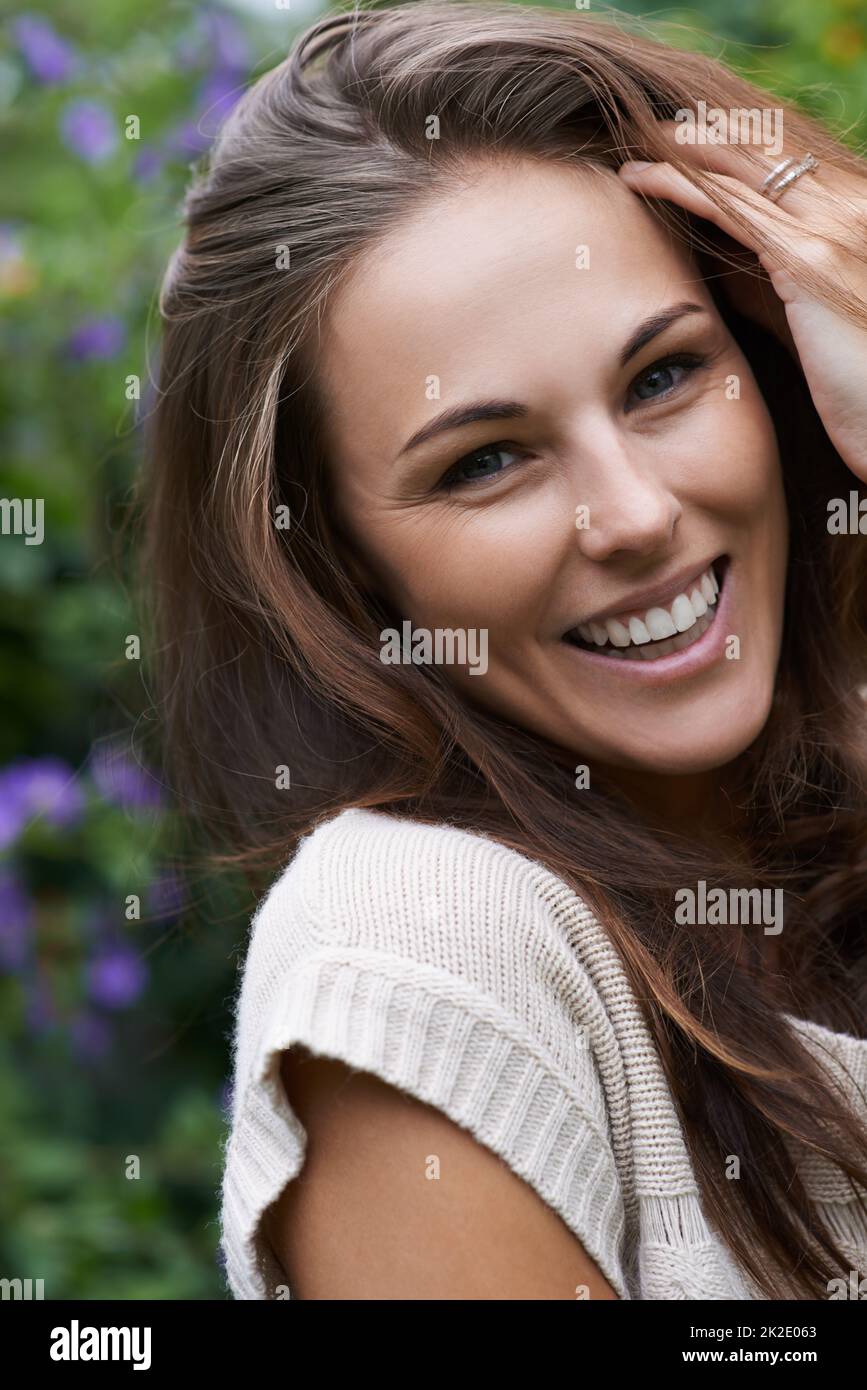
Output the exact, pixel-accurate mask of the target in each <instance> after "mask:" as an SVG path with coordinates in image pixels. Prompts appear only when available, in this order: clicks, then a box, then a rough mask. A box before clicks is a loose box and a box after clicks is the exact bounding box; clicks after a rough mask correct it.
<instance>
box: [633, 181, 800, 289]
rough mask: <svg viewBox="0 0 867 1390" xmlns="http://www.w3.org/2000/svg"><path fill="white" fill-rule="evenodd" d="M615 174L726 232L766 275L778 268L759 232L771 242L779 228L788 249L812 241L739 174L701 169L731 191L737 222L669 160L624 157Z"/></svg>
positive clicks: (647, 194) (714, 183)
mask: <svg viewBox="0 0 867 1390" xmlns="http://www.w3.org/2000/svg"><path fill="white" fill-rule="evenodd" d="M618 176H619V177H620V178H622V179H623V181H624V183H626V184H627V185H628V186H629V187H630V188H631V189H632V190H633V192H635V193H639V194H642V195H643V196H644V197H648V198H664V199H667V200H668V201H670V202H673V203H677V204H678V205H679V206H680V207H682V208H684V209H685V211H687V212H691V213H693V214H694V215H695V216H696V217H703V218H705V219H706V220H707V221H708V222H711V223H712V224H713V225H714V226H716V227H718V228H719V229H720V231H722V232H725V233H726V235H727V236H730V237H733V238H734V240H735V241H737V242H739V243H740V244H741V246H745V247H746V248H747V250H749V251H753V252H754V253H755V255H756V256H758V258H759V260H760V262H761V264H762V265H763V266H764V268H765V270H767V271H768V273H769V274H773V272H774V271H775V270H777V269H779V267H778V264H777V262H776V261H775V259H774V258H773V256H772V254H771V253H770V252H769V251H768V250H767V242H766V241H765V240H764V239H763V237H762V235H761V234H762V233H764V234H766V235H767V238H768V240H769V241H770V242H771V244H773V243H774V242H777V243H779V241H780V239H781V233H782V234H784V235H785V240H786V243H787V245H788V246H789V247H791V248H794V247H795V246H796V245H799V244H800V243H803V245H804V249H805V253H806V250H807V247H808V243H810V242H812V241H813V240H814V237H813V234H812V232H808V231H807V229H806V228H805V227H804V225H803V223H800V222H798V220H797V219H796V218H794V217H791V216H789V214H788V213H786V212H785V210H783V209H780V208H777V207H776V206H775V205H774V204H773V203H770V202H768V200H767V199H766V198H763V197H762V196H761V195H760V194H758V193H755V192H753V190H752V189H750V188H747V187H746V186H745V185H744V184H743V183H742V182H741V181H740V180H739V179H734V178H730V177H729V176H728V175H725V174H707V175H705V177H706V178H707V179H708V180H710V181H711V186H712V187H713V186H716V187H718V188H720V189H721V190H725V191H727V192H730V193H732V194H733V195H734V196H735V198H736V200H737V205H738V206H739V207H740V208H742V209H743V212H744V223H743V224H741V222H740V220H739V219H735V218H734V217H732V216H730V215H729V214H728V213H726V212H724V211H723V210H722V209H721V208H719V207H717V204H716V203H715V202H714V200H713V199H712V198H711V197H709V196H708V194H707V193H705V192H704V191H703V190H702V189H700V188H698V187H697V186H696V185H695V184H694V183H693V182H692V181H691V180H690V179H688V178H687V176H686V175H685V174H682V173H681V172H680V170H678V169H675V168H674V167H673V166H672V165H671V164H651V163H646V162H643V161H641V160H638V161H629V162H627V163H626V164H622V165H621V166H620V168H619V170H618Z"/></svg>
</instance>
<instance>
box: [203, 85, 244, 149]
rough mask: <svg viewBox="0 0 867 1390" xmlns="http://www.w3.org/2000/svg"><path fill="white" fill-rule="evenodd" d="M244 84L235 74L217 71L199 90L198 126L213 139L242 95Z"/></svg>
mask: <svg viewBox="0 0 867 1390" xmlns="http://www.w3.org/2000/svg"><path fill="white" fill-rule="evenodd" d="M244 86H245V84H244V82H243V81H241V80H240V79H239V76H238V73H237V72H231V71H227V70H226V69H218V70H217V71H216V72H212V73H211V75H210V77H208V78H207V79H206V81H204V82H203V83H202V85H201V87H200V88H199V93H198V98H197V101H198V108H199V111H200V112H201V115H200V117H199V126H200V127H202V128H203V129H204V131H205V133H206V134H207V135H208V136H209V137H210V138H211V139H213V137H214V136H215V135H216V133H217V130H218V129H219V127H220V126H221V125H222V123H223V121H224V120H225V119H226V117H227V116H228V114H229V112H230V111H231V109H232V107H233V106H234V105H235V104H236V102H238V101H239V100H240V98H241V97H242V96H243V95H244Z"/></svg>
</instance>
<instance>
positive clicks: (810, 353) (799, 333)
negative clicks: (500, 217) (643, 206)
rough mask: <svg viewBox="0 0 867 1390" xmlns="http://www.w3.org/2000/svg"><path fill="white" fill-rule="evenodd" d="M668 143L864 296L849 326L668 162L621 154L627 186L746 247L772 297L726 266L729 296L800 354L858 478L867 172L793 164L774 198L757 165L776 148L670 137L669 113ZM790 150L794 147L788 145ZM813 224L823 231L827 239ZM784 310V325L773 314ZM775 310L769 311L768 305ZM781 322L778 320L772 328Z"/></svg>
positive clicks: (862, 458) (866, 477)
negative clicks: (759, 150)
mask: <svg viewBox="0 0 867 1390" xmlns="http://www.w3.org/2000/svg"><path fill="white" fill-rule="evenodd" d="M660 124H661V128H662V129H663V130H664V131H665V133H666V135H667V137H668V138H670V140H671V144H672V149H675V148H676V149H677V150H678V153H679V154H680V155H681V156H682V157H684V158H686V159H688V160H689V161H690V162H691V163H694V164H695V166H696V168H697V169H701V170H703V171H704V172H705V173H707V174H708V175H709V176H710V177H711V178H712V179H713V180H714V181H716V182H718V184H719V186H720V188H723V189H725V188H728V189H729V190H731V191H734V192H737V193H738V194H739V203H740V206H741V208H742V209H743V211H744V213H745V214H747V215H749V216H750V218H751V227H755V229H756V231H757V232H759V233H761V231H763V230H767V231H768V232H769V233H770V234H771V235H773V236H775V237H777V238H778V239H780V240H782V239H785V241H786V242H787V243H788V245H789V246H790V247H791V249H792V251H793V252H794V253H795V255H796V256H797V257H798V259H799V260H801V261H803V262H804V264H805V266H806V267H815V268H816V269H817V270H820V271H821V272H822V273H823V274H825V275H827V276H829V277H830V278H832V279H833V280H835V281H837V282H838V283H839V285H840V288H841V290H842V291H844V292H845V293H847V294H851V296H852V297H853V298H854V299H856V300H859V301H860V302H861V304H862V305H863V306H864V326H863V327H859V326H858V325H857V324H855V323H853V322H852V320H851V319H849V318H847V317H846V316H845V315H843V314H841V313H840V312H839V311H838V310H837V309H835V308H833V307H832V306H829V305H827V304H824V303H822V302H821V301H820V300H818V299H816V298H815V295H814V294H811V293H810V291H809V290H808V289H807V288H806V286H805V285H803V284H801V283H799V281H798V279H796V278H795V277H794V276H793V275H792V274H791V273H790V272H789V271H788V270H785V269H783V267H782V266H781V265H779V264H777V263H775V261H774V258H773V256H772V255H771V254H769V253H768V252H767V251H765V250H764V249H763V248H762V245H761V244H760V240H759V238H758V237H756V238H754V237H753V236H752V235H751V234H750V232H749V231H744V230H743V229H742V228H741V227H739V226H735V224H734V222H733V221H731V219H729V218H728V217H727V216H726V214H724V213H722V212H721V211H720V210H719V209H718V208H717V206H716V205H715V203H713V202H712V200H711V199H710V198H708V197H707V196H706V195H705V193H703V192H701V191H700V190H699V189H698V188H696V187H694V185H693V184H692V183H690V181H689V179H687V178H686V177H685V176H684V175H683V174H681V173H680V172H679V171H678V170H677V169H675V168H674V167H673V166H672V165H671V164H653V163H643V162H640V161H639V162H630V163H627V164H624V165H622V166H621V168H620V171H619V172H620V176H621V178H622V179H623V180H624V182H626V183H627V184H628V185H629V187H630V188H632V189H633V190H634V191H635V192H636V193H641V194H644V195H646V196H647V197H650V198H665V199H667V200H669V201H670V202H673V203H677V204H678V205H679V206H680V207H682V208H684V209H685V210H686V211H687V212H690V213H694V214H695V215H696V216H697V217H702V218H705V219H706V220H707V221H708V222H711V223H713V224H714V225H715V226H716V227H718V228H719V229H720V230H721V231H722V232H724V233H725V234H726V235H727V236H729V237H731V238H733V239H734V240H735V241H736V242H739V243H740V245H741V246H743V247H745V248H746V249H747V250H748V251H750V252H752V253H754V254H755V256H756V257H757V258H758V262H759V265H760V266H761V267H762V269H763V270H764V271H765V272H766V274H767V277H768V281H769V282H770V285H771V287H772V290H773V293H774V295H775V296H777V298H776V301H775V302H774V303H773V304H771V305H769V304H768V303H767V302H766V301H765V302H763V300H762V293H761V291H762V285H763V283H767V282H763V281H762V280H761V279H759V278H758V277H757V276H753V277H751V279H752V285H751V286H750V288H746V282H745V277H744V276H740V275H738V274H737V273H735V276H734V279H735V280H736V281H738V284H737V286H736V295H734V294H733V295H732V298H733V300H734V301H735V305H736V307H737V308H738V309H740V311H741V312H742V313H745V314H747V315H749V316H750V317H753V318H755V319H757V320H758V321H759V322H762V323H764V325H765V326H768V327H772V328H773V329H774V330H775V331H776V332H778V333H779V334H780V336H782V337H783V338H784V340H788V345H789V346H790V347H794V349H795V350H796V352H797V354H798V357H799V359H800V363H801V368H802V370H803V372H804V376H805V378H806V381H807V385H808V387H809V389H810V394H811V396H812V398H813V402H814V404H815V406H816V410H817V411H818V413H819V416H820V417H821V420H822V423H823V424H824V426H825V429H826V430H827V432H828V435H829V437H830V439H831V441H832V442H833V444H834V447H835V448H836V450H837V452H838V453H839V455H840V457H841V458H842V459H843V460H844V462H845V463H846V464H847V465H848V466H849V468H851V470H852V472H853V473H854V474H855V475H856V477H858V478H859V479H860V480H861V481H862V482H867V173H865V176H864V177H863V178H861V177H860V176H859V175H853V174H850V173H843V172H841V171H840V170H837V169H826V168H825V167H824V166H823V165H822V164H820V165H819V167H818V169H817V170H816V171H815V172H809V173H805V174H802V175H801V176H800V177H799V178H798V179H797V180H795V182H793V183H792V184H790V185H789V186H788V188H786V189H785V191H784V192H783V193H782V194H781V195H780V197H779V199H778V201H777V202H772V201H771V200H770V199H769V198H767V197H766V196H764V195H763V194H761V193H759V191H758V189H759V187H760V185H761V183H762V180H763V179H764V177H765V174H768V173H770V172H771V170H772V169H773V168H774V167H775V166H776V165H777V164H778V163H779V162H780V159H781V158H783V157H785V156H780V157H775V158H768V157H766V156H764V155H762V156H761V165H762V166H763V167H760V166H759V165H758V164H755V163H754V162H753V160H752V159H749V158H747V157H746V156H745V155H744V154H743V152H742V151H741V150H739V149H738V148H737V146H734V145H677V144H676V142H675V131H676V130H677V126H676V125H675V123H674V122H673V121H663V122H661V123H660ZM787 153H791V154H794V155H795V157H796V158H800V155H799V153H798V152H796V151H788V152H787ZM822 233H825V234H827V235H828V236H830V237H831V238H833V243H834V244H832V243H831V242H829V241H827V240H825V239H824V237H823V236H822ZM781 309H782V313H784V314H785V328H783V325H782V323H781V319H782V313H781ZM775 311H776V312H775ZM781 329H782V330H783V331H782V332H781Z"/></svg>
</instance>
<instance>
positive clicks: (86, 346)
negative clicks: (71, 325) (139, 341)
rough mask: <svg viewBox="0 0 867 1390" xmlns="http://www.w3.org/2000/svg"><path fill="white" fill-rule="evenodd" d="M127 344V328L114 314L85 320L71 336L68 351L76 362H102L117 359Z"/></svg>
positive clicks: (68, 341)
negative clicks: (112, 358)
mask: <svg viewBox="0 0 867 1390" xmlns="http://www.w3.org/2000/svg"><path fill="white" fill-rule="evenodd" d="M125 342H126V328H125V327H124V324H123V322H122V321H121V320H120V319H119V318H117V317H116V315H114V314H104V315H103V316H102V317H101V318H89V319H84V320H82V322H81V323H80V324H79V325H78V327H77V328H76V329H75V331H74V333H72V334H71V336H70V337H69V339H68V340H67V343H66V350H67V352H68V353H69V355H70V356H71V357H72V358H73V359H74V360H75V361H76V362H102V361H106V360H107V359H109V358H111V357H117V355H118V353H119V352H120V350H121V348H122V347H123V345H124V343H125Z"/></svg>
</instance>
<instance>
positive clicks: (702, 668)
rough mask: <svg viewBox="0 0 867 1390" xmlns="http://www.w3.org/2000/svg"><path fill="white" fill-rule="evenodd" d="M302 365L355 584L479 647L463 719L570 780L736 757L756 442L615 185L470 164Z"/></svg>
mask: <svg viewBox="0 0 867 1390" xmlns="http://www.w3.org/2000/svg"><path fill="white" fill-rule="evenodd" d="M582 248H583V249H582ZM319 360H320V370H321V380H322V384H323V385H324V388H325V393H326V399H327V400H328V401H329V418H328V420H327V421H326V437H327V442H328V447H329V453H330V457H331V460H332V467H333V473H334V479H335V489H334V495H335V501H336V505H337V507H338V510H339V512H340V514H341V517H342V519H343V521H344V524H345V525H346V526H347V527H348V530H349V533H350V535H351V537H352V539H353V540H354V542H355V545H356V548H357V551H358V554H359V555H360V557H361V564H362V566H363V571H364V575H365V577H366V579H367V581H368V582H369V583H371V584H374V585H375V586H376V587H378V588H379V589H380V591H381V592H383V593H385V594H386V595H387V596H388V597H389V598H390V599H391V601H392V604H393V606H394V607H395V609H396V610H397V611H398V612H399V613H400V615H401V617H402V619H404V620H409V622H410V623H411V624H412V628H413V629H414V630H415V629H420V628H423V629H427V630H429V631H430V632H431V633H432V634H434V635H435V634H436V631H437V629H457V630H466V631H467V632H468V633H469V634H470V642H471V643H472V640H474V634H475V635H476V636H475V640H477V641H478V634H479V633H480V631H482V630H484V632H485V633H486V641H487V667H486V669H484V670H482V666H483V662H481V661H480V660H479V654H480V651H483V650H484V649H483V648H480V646H479V645H477V646H476V647H475V648H474V647H473V646H472V645H470V647H469V651H470V653H473V652H475V653H476V656H475V661H476V665H477V666H478V670H477V671H476V672H474V671H473V667H472V665H471V664H469V663H468V664H467V665H465V666H463V667H461V666H458V665H446V666H444V672H445V674H446V675H447V677H448V678H449V679H450V680H452V681H453V682H454V683H455V684H457V685H458V686H459V687H460V689H461V690H462V691H463V692H464V694H465V695H466V696H468V697H469V698H470V699H471V700H472V701H473V702H474V703H476V704H478V705H480V706H482V707H484V708H486V709H487V710H489V711H492V712H494V713H496V714H498V715H499V716H502V717H503V718H505V719H506V720H507V721H509V722H510V723H513V724H517V725H520V726H523V727H525V728H527V729H530V730H533V731H536V732H538V733H540V734H542V735H544V736H545V737H547V738H549V739H551V740H553V741H555V742H556V743H558V744H560V745H561V746H562V747H563V748H564V749H566V750H568V751H569V752H570V753H574V755H575V757H576V761H586V762H587V763H588V764H589V766H590V767H591V769H592V766H593V764H594V762H597V763H599V764H600V765H601V766H603V767H608V768H609V769H630V770H633V771H634V770H640V771H643V772H650V773H661V774H685V773H695V772H701V771H708V770H709V769H712V768H716V767H720V766H722V765H723V764H724V763H726V762H728V761H729V760H730V759H732V758H733V757H734V756H736V755H737V754H738V753H739V752H741V751H742V750H743V749H744V748H745V747H746V746H747V745H748V744H749V743H750V742H751V741H752V740H753V739H754V738H755V736H756V735H757V734H758V733H759V731H760V730H761V728H762V726H763V724H764V723H765V720H766V718H767V715H768V712H769V708H770V704H771V699H772V694H773V686H774V676H775V670H776V666H777V659H778V654H779V647H780V637H781V627H782V615H783V593H784V580H785V568H786V536H787V528H786V513H785V503H784V496H783V487H782V479H781V472H780V463H779V457H778V452H777V446H776V440H775V435H774V430H773V427H772V424H771V420H770V418H769V415H768V412H767V409H766V407H765V404H764V402H763V400H762V397H761V396H760V394H759V391H758V388H757V386H756V383H755V380H754V378H753V376H752V373H751V371H750V368H749V366H748V364H747V361H746V359H745V358H744V356H743V354H742V353H741V352H740V350H739V349H738V347H737V345H736V344H735V342H734V340H733V338H732V337H731V336H730V334H729V333H728V331H727V330H726V328H725V326H724V325H723V322H722V320H721V319H720V317H719V315H718V313H717V312H716V310H715V308H714V305H713V301H712V299H711V297H710V295H709V293H708V290H707V288H706V287H705V284H704V283H703V281H702V279H701V278H699V276H698V273H697V271H696V270H695V268H694V267H693V266H692V265H691V263H690V261H689V259H688V257H687V256H686V255H685V253H684V251H683V249H682V248H681V247H680V246H679V245H678V244H677V243H676V242H675V241H674V240H673V239H671V238H670V237H669V235H668V233H667V231H666V230H665V228H664V227H663V226H662V225H661V224H660V223H659V222H658V221H657V220H656V219H655V218H654V217H653V216H652V215H651V214H650V213H649V212H648V211H647V209H646V208H645V207H644V206H643V205H642V204H641V202H640V201H639V200H638V199H637V198H636V197H635V195H634V194H632V193H631V192H630V191H629V190H628V189H627V188H626V187H624V186H623V184H622V183H621V182H620V181H619V180H618V178H617V176H616V175H615V174H613V173H609V172H603V171H600V170H592V171H587V172H584V171H580V172H579V171H576V170H574V169H567V168H565V167H563V166H558V165H555V164H551V163H547V162H541V161H526V162H522V163H521V164H519V165H512V166H496V167H493V166H489V167H485V168H483V169H480V170H479V172H478V175H477V176H476V177H474V178H473V179H472V180H467V184H466V187H464V188H463V189H461V190H459V191H455V192H454V193H452V194H449V195H448V196H447V197H443V198H441V199H439V200H437V201H435V202H432V203H431V204H429V205H428V206H427V207H426V208H425V209H424V210H423V211H419V212H417V213H415V214H413V215H412V216H411V217H410V218H408V219H407V220H406V221H405V222H404V223H403V224H402V225H401V227H400V229H399V230H397V231H395V232H393V233H391V234H390V235H389V236H388V237H387V239H384V240H383V241H381V242H380V243H379V244H378V245H377V247H376V249H375V250H374V251H372V252H368V253H367V254H366V255H365V257H364V259H363V260H362V261H360V262H359V264H358V266H357V267H356V269H355V271H354V272H353V274H352V276H351V277H350V279H348V280H347V281H346V282H344V284H343V285H342V286H341V288H340V289H339V291H338V293H337V295H336V297H335V298H334V299H333V300H332V305H331V309H330V312H329V316H328V320H327V323H326V324H325V327H324V333H323V339H322V349H321V355H320V359H319ZM480 404H484V405H485V406H486V410H485V412H484V414H483V415H482V418H476V419H471V418H468V419H466V420H465V421H464V422H463V423H458V422H456V421H455V419H454V418H452V419H451V420H449V419H448V418H445V417H447V416H452V417H454V416H455V415H456V414H457V413H466V414H467V415H470V414H471V413H472V412H476V413H477V414H480V412H478V411H477V407H478V406H479V405H480ZM487 407H490V408H487ZM420 435H423V436H424V437H423V438H416V440H415V442H413V438H414V436H420ZM702 576H704V577H702ZM714 576H715V577H714ZM716 584H719V585H721V588H720V592H719V594H718V595H717V594H716V593H715V585H716ZM567 633H568V634H570V636H569V637H567V636H566V634H567ZM576 639H577V641H576ZM627 643H628V645H627ZM470 660H471V661H472V660H473V657H472V656H471V658H470Z"/></svg>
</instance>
